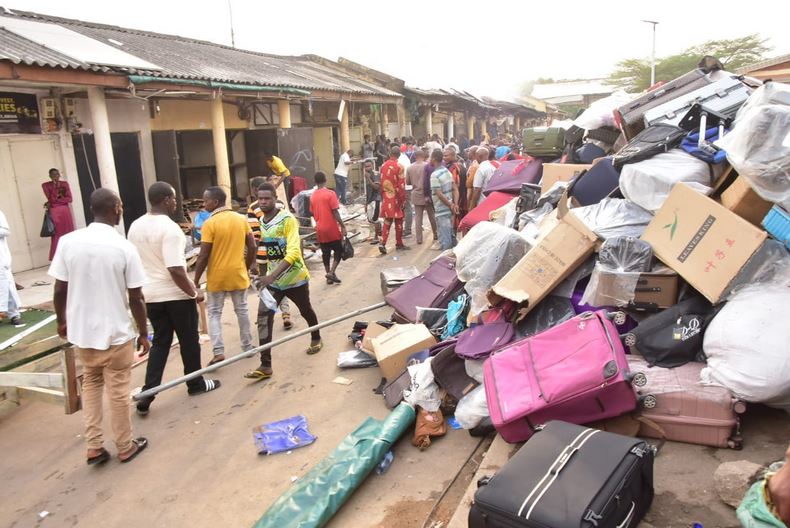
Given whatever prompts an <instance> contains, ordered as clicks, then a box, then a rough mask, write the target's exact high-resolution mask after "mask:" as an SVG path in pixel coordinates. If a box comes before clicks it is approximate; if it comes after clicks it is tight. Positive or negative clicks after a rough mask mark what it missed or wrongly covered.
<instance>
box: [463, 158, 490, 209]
mask: <svg viewBox="0 0 790 528" xmlns="http://www.w3.org/2000/svg"><path fill="white" fill-rule="evenodd" d="M476 155H477V162H478V164H479V166H478V168H477V171H475V177H474V180H473V181H472V198H471V200H470V201H469V210H470V211H471V210H472V209H474V208H475V207H477V206H478V205H480V204H481V203H483V201H484V200H485V196H483V189H484V188H485V186H486V185H487V184H488V181H489V180H490V179H491V176H493V175H494V172H495V171H496V167H494V165H493V164H492V163H491V162H490V161H489V160H488V157H489V150H488V149H487V148H486V147H480V148H479V149H477V152H476Z"/></svg>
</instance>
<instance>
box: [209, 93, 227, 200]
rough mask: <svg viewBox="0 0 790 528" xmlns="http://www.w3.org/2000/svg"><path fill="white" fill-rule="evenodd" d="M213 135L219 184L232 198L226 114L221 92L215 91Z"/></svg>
mask: <svg viewBox="0 0 790 528" xmlns="http://www.w3.org/2000/svg"><path fill="white" fill-rule="evenodd" d="M211 136H212V138H213V139H214V164H215V165H216V167H217V185H218V186H219V187H222V190H223V191H225V193H226V194H227V195H228V198H230V165H229V164H228V142H227V140H226V138H225V114H224V113H223V110H222V94H221V93H215V94H214V97H213V98H212V99H211ZM223 205H225V204H223Z"/></svg>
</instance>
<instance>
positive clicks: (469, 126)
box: [466, 115, 475, 141]
mask: <svg viewBox="0 0 790 528" xmlns="http://www.w3.org/2000/svg"><path fill="white" fill-rule="evenodd" d="M466 135H467V136H469V141H472V140H473V139H474V138H475V116H473V115H470V116H468V117H467V118H466Z"/></svg>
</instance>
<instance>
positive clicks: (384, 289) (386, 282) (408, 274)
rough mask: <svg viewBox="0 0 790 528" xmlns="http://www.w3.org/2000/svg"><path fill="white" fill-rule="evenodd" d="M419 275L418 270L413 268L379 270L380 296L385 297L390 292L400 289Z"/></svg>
mask: <svg viewBox="0 0 790 528" xmlns="http://www.w3.org/2000/svg"><path fill="white" fill-rule="evenodd" d="M419 274H420V270H418V269H417V268H415V267H414V266H406V267H404V268H387V269H383V270H381V273H380V274H379V277H380V278H381V294H382V295H387V294H388V293H389V292H391V291H392V290H395V289H397V288H400V287H401V286H403V285H404V284H406V283H407V282H409V281H410V280H412V279H413V278H414V277H416V276H418V275H419Z"/></svg>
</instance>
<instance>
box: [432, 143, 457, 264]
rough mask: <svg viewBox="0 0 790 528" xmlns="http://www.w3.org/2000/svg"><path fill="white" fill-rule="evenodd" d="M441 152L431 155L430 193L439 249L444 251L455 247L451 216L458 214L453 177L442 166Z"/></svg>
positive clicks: (435, 151) (437, 151)
mask: <svg viewBox="0 0 790 528" xmlns="http://www.w3.org/2000/svg"><path fill="white" fill-rule="evenodd" d="M442 161H443V154H442V151H441V150H438V149H437V150H434V151H433V153H432V154H431V165H433V168H434V170H433V172H432V173H431V193H432V198H433V208H434V210H435V211H436V226H437V228H438V231H439V249H440V250H442V251H445V250H447V249H452V248H454V247H455V244H456V238H455V230H454V229H453V215H457V214H458V206H457V205H456V201H457V199H458V196H457V194H458V193H457V191H456V190H454V184H453V175H452V174H450V171H448V170H447V168H446V167H444V166H443V165H442Z"/></svg>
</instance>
